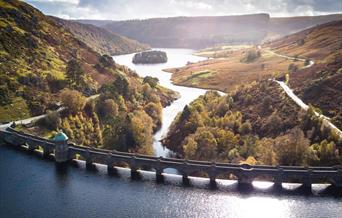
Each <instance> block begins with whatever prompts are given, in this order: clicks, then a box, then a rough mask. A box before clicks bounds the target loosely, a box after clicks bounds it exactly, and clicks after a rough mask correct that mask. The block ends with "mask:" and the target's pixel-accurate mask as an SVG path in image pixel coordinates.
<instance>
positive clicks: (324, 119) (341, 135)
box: [258, 46, 342, 139]
mask: <svg viewBox="0 0 342 218" xmlns="http://www.w3.org/2000/svg"><path fill="white" fill-rule="evenodd" d="M258 49H261V46H258ZM267 52H269V53H271V54H273V55H276V56H278V57H283V58H286V59H290V60H297V61H305V59H302V58H295V57H289V56H286V55H281V54H277V53H275V52H273V51H270V50H267ZM314 64H315V62H314V61H312V60H310V64H309V65H307V66H304V67H303V68H302V69H305V68H309V67H312V66H313V65H314ZM272 81H275V82H276V83H278V84H279V85H280V87H281V88H282V89H283V90H284V91H285V93H286V94H287V96H289V97H290V98H291V99H292V100H293V101H294V102H295V103H296V104H297V105H298V106H299V107H301V108H302V109H303V110H305V111H307V110H308V108H309V106H308V105H307V104H305V103H304V102H303V101H302V100H301V99H300V98H299V97H298V96H297V95H295V94H294V92H293V90H292V89H291V88H290V87H289V86H288V85H287V84H286V83H285V82H282V81H278V80H275V79H272ZM315 115H316V116H318V117H320V118H321V119H322V125H323V126H324V127H327V128H329V129H330V130H333V131H335V132H336V133H337V134H338V135H339V138H340V139H342V131H341V130H340V129H339V128H337V127H336V126H335V125H334V124H333V123H331V121H330V118H329V117H327V116H324V115H322V114H319V113H317V112H315Z"/></svg>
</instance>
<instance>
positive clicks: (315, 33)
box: [163, 21, 342, 166]
mask: <svg viewBox="0 0 342 218" xmlns="http://www.w3.org/2000/svg"><path fill="white" fill-rule="evenodd" d="M341 27H342V21H334V22H330V23H327V24H322V25H319V26H316V27H312V28H310V29H307V30H304V31H301V32H298V33H296V34H293V35H290V36H286V37H283V38H281V39H279V40H275V41H272V42H270V43H266V44H263V45H262V46H261V47H262V49H261V52H262V51H264V52H268V53H269V54H273V55H276V54H277V53H278V57H281V58H283V59H284V60H285V59H287V60H289V59H290V58H289V57H286V55H288V56H298V57H299V58H303V59H308V60H309V59H311V60H314V61H315V64H314V65H313V66H311V67H306V68H305V67H304V68H302V69H296V70H290V69H289V71H288V72H287V73H286V74H287V76H286V77H284V76H283V75H281V74H280V75H274V76H276V79H277V80H284V79H286V82H287V83H288V85H289V86H290V88H293V89H294V91H295V93H296V94H298V96H299V97H300V98H301V99H302V100H303V101H304V102H305V103H309V104H311V106H310V107H309V109H308V110H307V111H306V112H305V111H303V110H301V108H300V107H298V106H297V105H296V104H295V103H294V101H293V100H292V99H291V98H289V96H287V95H286V94H285V92H284V91H283V89H282V88H281V87H280V86H279V85H278V84H277V83H275V82H274V81H271V80H269V79H267V78H265V79H259V80H255V81H253V82H252V81H250V82H248V83H245V84H242V85H240V86H239V87H237V89H235V90H234V91H229V92H228V95H227V96H220V95H218V94H215V93H213V92H209V93H207V94H206V95H204V96H201V97H199V98H197V99H196V100H195V101H193V102H192V103H191V104H190V105H188V106H187V107H185V108H184V110H183V112H181V113H180V114H179V115H178V116H177V118H176V119H175V121H174V122H173V124H172V125H171V127H170V131H169V133H168V135H167V137H166V138H165V139H164V141H163V143H164V145H166V146H167V147H168V148H169V149H171V150H173V151H175V152H177V153H178V154H179V155H180V156H182V157H186V158H196V159H201V160H216V161H225V162H226V161H229V162H233V163H246V162H247V163H250V164H275V165H276V164H281V165H321V166H322V165H335V164H340V163H341V161H342V155H341V151H342V140H341V139H340V138H339V136H338V135H337V134H336V133H334V132H333V131H331V130H329V129H328V128H325V127H324V125H323V122H322V119H321V118H318V117H317V116H316V115H315V113H314V111H316V112H318V113H323V114H324V115H326V116H329V117H330V118H331V121H332V122H333V123H334V124H335V125H336V126H338V127H339V128H342V125H341V124H342V122H341V121H342V116H341V114H342V110H341V109H342V105H341V102H342V99H341V96H342V84H341V81H342V59H341V57H342V55H341V52H342V47H341V36H342V35H341ZM244 49H246V48H242V49H241V48H240V49H239V50H234V49H231V50H229V49H228V48H223V49H218V54H220V56H224V57H225V58H226V59H222V57H221V58H220V59H214V60H212V62H215V61H216V62H219V63H221V67H222V66H223V65H224V63H226V62H229V61H231V60H232V59H234V58H235V55H236V54H239V53H238V52H240V53H241V50H242V51H243V50H244ZM259 50H260V49H259ZM270 50H271V51H270ZM272 51H275V53H274V52H272ZM211 52H212V50H210V49H207V50H205V51H203V52H202V53H204V54H206V55H208V54H211ZM251 57H257V56H255V55H253V56H251ZM261 57H263V55H262V53H261ZM261 57H259V58H261ZM254 59H256V60H258V59H257V58H254ZM292 59H293V58H292ZM292 61H293V63H298V62H299V60H298V59H294V60H292ZM306 62H307V61H306ZM252 63H253V62H252ZM200 65H202V71H201V72H202V73H198V74H195V73H194V72H195V71H192V70H197V71H198V70H199V69H198V68H197V69H196V67H199V66H200ZM208 65H209V66H208ZM212 65H213V66H210V64H208V61H206V62H202V63H198V64H190V65H188V66H187V67H185V68H186V69H185V71H187V72H190V73H192V77H194V76H196V75H198V77H201V79H202V81H200V82H198V83H197V84H196V86H199V87H203V86H204V85H203V84H205V85H208V84H210V85H211V88H213V89H215V88H221V89H222V87H223V86H219V85H218V84H211V81H213V80H214V81H222V80H223V79H224V76H223V75H224V74H218V73H215V72H211V73H210V72H203V69H207V68H209V67H212V68H211V69H212V70H215V67H214V64H212ZM217 66H218V65H217V63H216V70H217V71H219V70H221V69H220V68H217ZM225 68H228V69H229V65H227V66H225ZM239 69H241V68H234V70H235V71H234V73H235V74H237V76H239V75H242V76H243V75H244V74H245V71H239ZM230 70H231V69H230ZM173 71H174V72H175V74H176V75H177V74H180V75H181V74H182V72H184V69H182V68H181V69H174V70H173ZM270 71H272V70H271V69H270ZM209 73H210V74H209ZM208 74H209V76H208ZM283 74H285V72H284V73H283ZM188 75H190V74H188ZM217 75H221V77H219V79H217V78H216V76H217ZM226 76H227V77H229V78H232V77H231V75H230V74H229V73H226ZM176 77H177V76H176ZM190 77H191V76H190ZM208 78H210V79H208ZM237 82H239V81H238V80H237ZM215 85H216V87H215Z"/></svg>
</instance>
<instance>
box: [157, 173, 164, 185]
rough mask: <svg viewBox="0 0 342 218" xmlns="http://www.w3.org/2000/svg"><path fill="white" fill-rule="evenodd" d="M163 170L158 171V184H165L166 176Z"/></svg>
mask: <svg viewBox="0 0 342 218" xmlns="http://www.w3.org/2000/svg"><path fill="white" fill-rule="evenodd" d="M162 173H163V170H157V171H156V181H157V183H164V176H163V174H162Z"/></svg>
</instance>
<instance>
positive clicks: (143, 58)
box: [132, 51, 167, 64]
mask: <svg viewBox="0 0 342 218" xmlns="http://www.w3.org/2000/svg"><path fill="white" fill-rule="evenodd" d="M132 62H133V63H134V64H159V63H166V62H167V55H166V53H165V52H163V51H145V52H140V53H137V54H135V55H134V57H133V60H132Z"/></svg>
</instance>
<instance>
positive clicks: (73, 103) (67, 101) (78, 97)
mask: <svg viewBox="0 0 342 218" xmlns="http://www.w3.org/2000/svg"><path fill="white" fill-rule="evenodd" d="M61 100H62V103H63V105H64V106H65V107H67V108H68V110H69V111H70V112H71V113H73V114H75V113H77V112H78V111H82V110H83V108H84V106H85V104H86V98H85V97H84V96H83V95H82V94H81V93H80V92H78V91H76V90H70V89H64V90H63V91H62V93H61Z"/></svg>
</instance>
